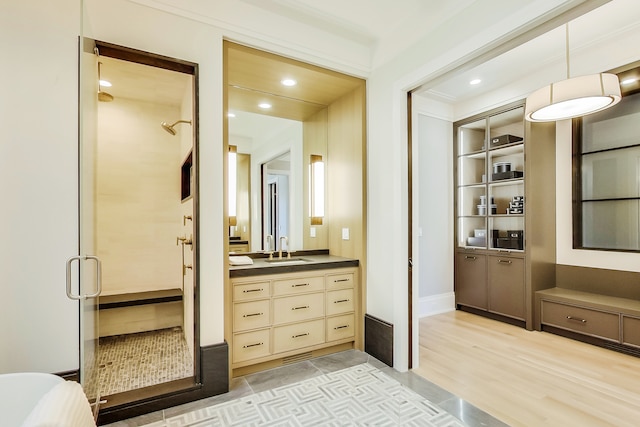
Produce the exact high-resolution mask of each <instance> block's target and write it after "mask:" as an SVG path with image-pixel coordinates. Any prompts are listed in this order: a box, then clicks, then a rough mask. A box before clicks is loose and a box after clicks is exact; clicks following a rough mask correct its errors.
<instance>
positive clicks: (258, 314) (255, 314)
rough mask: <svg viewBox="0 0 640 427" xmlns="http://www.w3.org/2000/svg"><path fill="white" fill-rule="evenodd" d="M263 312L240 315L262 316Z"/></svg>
mask: <svg viewBox="0 0 640 427" xmlns="http://www.w3.org/2000/svg"><path fill="white" fill-rule="evenodd" d="M263 314H264V313H251V314H243V315H242V317H253V316H262V315H263Z"/></svg>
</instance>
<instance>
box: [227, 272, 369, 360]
mask: <svg viewBox="0 0 640 427" xmlns="http://www.w3.org/2000/svg"><path fill="white" fill-rule="evenodd" d="M231 288H232V289H231V292H230V294H231V295H232V304H231V311H232V315H231V318H232V324H233V326H232V328H231V329H232V332H233V333H232V336H231V341H232V343H231V346H230V348H231V351H232V354H231V366H232V369H236V368H243V367H247V366H250V365H256V364H260V363H265V362H269V361H275V360H277V359H281V358H285V357H290V356H295V355H296V354H300V353H305V352H308V351H314V350H319V349H324V348H328V347H332V346H335V345H340V344H346V343H353V342H355V341H356V334H357V331H358V323H357V319H358V318H359V316H360V314H359V311H360V309H359V304H358V295H359V286H358V274H357V269H355V268H338V269H329V270H312V271H301V272H292V273H286V274H275V275H263V276H251V277H238V278H232V279H231Z"/></svg>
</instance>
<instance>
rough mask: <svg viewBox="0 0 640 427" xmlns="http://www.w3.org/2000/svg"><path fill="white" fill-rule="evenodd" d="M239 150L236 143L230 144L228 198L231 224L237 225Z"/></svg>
mask: <svg viewBox="0 0 640 427" xmlns="http://www.w3.org/2000/svg"><path fill="white" fill-rule="evenodd" d="M237 152H238V149H237V147H236V146H235V145H230V146H229V176H228V182H229V189H228V195H227V200H228V201H229V206H228V209H229V226H235V225H237V224H238V219H237V217H236V193H237V177H238V172H237V169H238V166H237Z"/></svg>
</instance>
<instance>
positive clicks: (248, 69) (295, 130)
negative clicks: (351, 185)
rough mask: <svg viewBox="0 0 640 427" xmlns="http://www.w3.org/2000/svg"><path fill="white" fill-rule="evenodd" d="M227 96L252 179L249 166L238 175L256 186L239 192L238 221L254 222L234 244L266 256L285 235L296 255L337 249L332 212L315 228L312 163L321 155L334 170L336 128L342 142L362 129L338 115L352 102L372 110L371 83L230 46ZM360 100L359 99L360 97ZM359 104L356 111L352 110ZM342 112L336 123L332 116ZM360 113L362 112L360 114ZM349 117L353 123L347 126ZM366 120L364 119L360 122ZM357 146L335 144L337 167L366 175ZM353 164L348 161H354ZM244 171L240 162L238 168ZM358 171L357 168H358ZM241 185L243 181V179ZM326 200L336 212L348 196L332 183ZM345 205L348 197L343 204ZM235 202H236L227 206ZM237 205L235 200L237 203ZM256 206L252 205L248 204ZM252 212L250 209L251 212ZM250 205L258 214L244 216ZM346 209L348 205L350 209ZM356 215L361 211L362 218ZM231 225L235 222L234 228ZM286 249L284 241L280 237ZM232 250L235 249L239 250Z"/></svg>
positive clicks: (233, 134)
mask: <svg viewBox="0 0 640 427" xmlns="http://www.w3.org/2000/svg"><path fill="white" fill-rule="evenodd" d="M224 51H225V93H226V99H227V103H226V111H225V114H226V116H227V117H226V120H227V132H226V137H227V140H226V142H227V144H228V145H229V146H231V145H233V146H236V147H237V153H239V154H244V155H247V156H248V159H249V160H248V162H247V163H248V167H249V171H248V175H246V173H247V172H246V171H243V170H242V169H241V167H238V169H236V170H237V173H239V174H240V173H241V174H244V175H243V176H244V177H245V178H244V179H248V181H249V185H248V189H244V190H243V189H240V191H245V194H240V193H238V192H237V191H238V190H236V205H235V207H236V209H237V212H236V214H237V216H236V219H238V221H239V218H240V217H241V216H242V215H246V216H247V217H248V218H249V219H248V221H247V223H239V222H236V224H235V225H230V226H229V236H230V238H231V239H240V240H241V241H246V242H247V244H248V247H249V250H250V251H252V252H256V251H261V250H265V249H266V236H267V235H272V236H273V235H277V236H278V237H280V236H286V237H287V238H288V242H289V247H288V249H293V250H302V249H326V248H329V247H330V235H331V233H330V231H329V230H330V227H331V214H332V211H331V209H327V210H326V213H325V214H324V217H323V219H322V221H321V223H318V222H319V221H317V219H316V220H315V221H314V224H311V218H310V214H309V199H310V194H309V191H310V190H309V168H310V164H311V160H310V159H311V156H312V155H314V156H320V157H322V159H323V162H324V163H323V164H324V167H325V168H326V170H327V173H329V172H328V171H330V170H331V162H332V156H331V155H330V150H329V148H328V147H329V145H330V144H329V127H330V123H333V124H334V128H335V129H336V130H338V128H340V127H342V129H340V130H341V131H342V132H340V135H341V136H342V135H343V134H349V133H354V134H355V133H356V132H351V130H352V127H353V126H356V129H357V130H358V131H361V130H362V127H363V124H362V123H361V122H359V121H358V122H356V123H355V124H354V122H353V121H352V117H351V116H349V113H350V112H351V111H353V110H354V109H353V108H351V109H349V110H346V111H348V113H343V110H342V109H341V107H336V108H334V105H335V104H336V103H338V101H339V100H342V99H344V98H345V97H347V98H349V101H350V102H351V103H357V104H359V105H361V106H362V107H363V106H364V98H363V95H360V93H362V94H363V93H364V91H363V88H364V81H363V80H361V79H358V78H354V77H351V76H347V75H344V74H341V73H337V72H334V71H331V70H328V69H324V68H320V67H317V66H314V65H310V64H306V63H302V62H299V61H295V60H292V59H289V58H286V57H282V56H278V55H274V54H270V53H268V52H264V51H260V50H256V49H252V48H249V47H246V46H242V45H238V44H235V43H231V42H228V41H227V42H225V45H224ZM354 93H355V94H357V95H355V94H354ZM350 105H351V104H350ZM332 108H333V109H334V111H335V113H334V115H333V121H332V120H331V119H330V114H329V111H330V110H331V109H332ZM358 111H360V110H358ZM343 116H348V119H341V117H343ZM358 117H360V116H358ZM353 141H354V142H353V144H354V145H353V150H344V147H350V144H351V140H348V139H347V138H346V137H345V138H342V140H341V141H338V140H336V141H335V144H336V145H340V149H336V150H335V151H336V153H337V154H336V156H337V161H338V162H339V163H344V164H345V165H347V164H348V165H353V162H355V161H358V166H357V168H356V170H359V169H361V167H362V164H361V163H362V162H361V159H360V157H359V156H353V153H358V152H360V153H362V151H361V150H362V148H361V147H360V145H357V144H361V143H362V140H361V139H358V140H353ZM347 154H351V156H349V157H350V158H349V159H342V160H344V162H342V161H341V160H340V159H341V158H342V157H343V156H345V155H347ZM283 155H286V156H287V159H288V170H287V171H286V174H287V179H286V182H287V186H286V190H287V193H288V194H287V197H286V198H287V201H288V206H287V207H286V208H281V209H286V211H285V212H283V211H280V212H279V214H278V217H277V218H279V220H280V224H279V226H278V229H277V230H275V232H274V229H273V228H270V227H273V225H272V224H271V223H272V222H273V218H274V213H273V212H271V211H270V209H272V208H273V207H274V205H273V203H272V201H271V199H272V197H273V195H274V194H275V195H276V196H278V197H279V198H280V200H282V198H283V194H282V191H283V189H284V187H283V186H282V182H283V181H284V180H283V178H282V177H283V175H282V174H284V173H285V172H284V168H283V167H282V161H283V157H282V156H283ZM275 161H278V162H280V166H279V168H280V169H279V175H277V174H268V173H266V172H265V171H268V170H269V169H273V164H274V163H272V162H275ZM238 165H239V163H238ZM350 169H351V170H353V167H351V168H350ZM276 175H277V176H279V177H280V178H278V179H277V181H279V187H280V189H279V190H278V192H275V193H274V191H276V188H275V187H274V185H273V184H274V180H275V178H274V176H276ZM236 179H237V180H240V179H242V178H241V177H240V176H237V177H236ZM323 193H324V194H323V196H324V198H325V199H326V202H327V205H328V206H331V203H330V201H331V197H332V194H335V195H336V196H337V195H339V194H341V190H339V189H336V188H335V186H334V188H332V186H331V182H330V179H329V178H327V177H326V176H325V182H324V186H323ZM341 198H342V197H341ZM229 199H230V198H228V200H227V203H228V201H229ZM231 199H233V197H231ZM247 199H248V202H246V200H247ZM247 205H248V208H246V206H247ZM242 206H245V209H248V210H249V211H250V212H249V213H248V214H247V213H242V209H243V208H242ZM343 206H345V207H346V205H343ZM359 211H360V210H359V209H356V210H355V211H354V212H359ZM230 224H231V223H230ZM274 240H275V241H276V244H275V245H273V244H272V245H271V249H276V250H277V249H278V248H279V245H278V244H277V243H278V239H277V238H276V237H275V236H274ZM232 246H233V245H230V250H232Z"/></svg>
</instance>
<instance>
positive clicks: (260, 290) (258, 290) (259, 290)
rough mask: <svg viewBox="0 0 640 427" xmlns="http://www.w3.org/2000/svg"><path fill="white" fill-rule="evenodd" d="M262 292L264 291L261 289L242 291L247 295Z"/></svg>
mask: <svg viewBox="0 0 640 427" xmlns="http://www.w3.org/2000/svg"><path fill="white" fill-rule="evenodd" d="M262 291H264V289H263V288H260V289H247V290H245V291H242V292H243V293H245V294H248V293H249V292H262Z"/></svg>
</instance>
